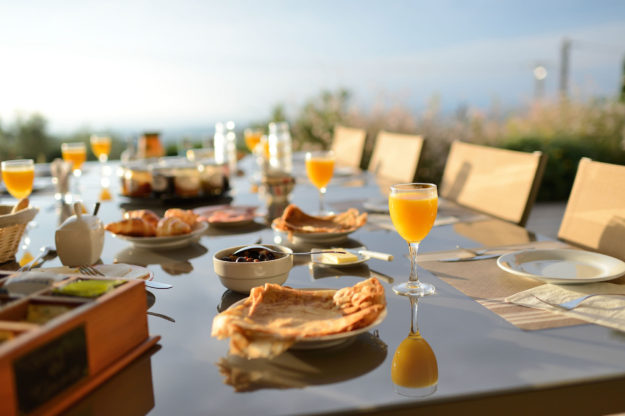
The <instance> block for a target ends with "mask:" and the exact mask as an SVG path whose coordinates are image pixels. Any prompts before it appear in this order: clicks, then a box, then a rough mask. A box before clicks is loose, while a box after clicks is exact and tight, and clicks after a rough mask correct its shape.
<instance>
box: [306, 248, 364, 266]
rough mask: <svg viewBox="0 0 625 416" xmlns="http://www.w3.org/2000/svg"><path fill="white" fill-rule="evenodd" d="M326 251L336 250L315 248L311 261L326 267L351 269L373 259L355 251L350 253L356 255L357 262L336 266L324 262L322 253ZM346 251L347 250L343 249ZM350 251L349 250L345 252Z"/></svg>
mask: <svg viewBox="0 0 625 416" xmlns="http://www.w3.org/2000/svg"><path fill="white" fill-rule="evenodd" d="M325 250H334V249H321V248H313V249H312V250H310V251H312V252H313V254H311V255H310V260H311V261H312V262H313V263H317V264H323V265H324V266H331V267H349V266H354V265H356V264H361V263H364V262H366V261H367V260H369V259H370V258H371V257H369V256H366V255H364V254H360V253H357V252H356V253H354V252H353V251H350V253H353V254H354V255H356V256H357V257H358V259H357V260H354V261H352V262H349V263H340V264H336V263H326V262H324V261H322V258H323V256H322V252H323V251H325ZM343 250H345V249H343ZM345 251H348V250H345Z"/></svg>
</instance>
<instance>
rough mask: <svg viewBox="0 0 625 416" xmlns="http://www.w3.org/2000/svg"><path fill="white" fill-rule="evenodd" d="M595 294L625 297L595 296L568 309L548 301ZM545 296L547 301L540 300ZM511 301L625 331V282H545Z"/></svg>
mask: <svg viewBox="0 0 625 416" xmlns="http://www.w3.org/2000/svg"><path fill="white" fill-rule="evenodd" d="M593 293H601V294H620V295H624V296H593V297H590V298H588V299H586V300H585V301H584V302H582V303H581V304H580V305H579V306H578V307H576V308H575V309H572V310H570V311H567V310H565V309H562V308H558V307H556V306H551V305H548V304H547V303H545V302H543V301H546V302H549V303H556V304H559V303H562V302H567V301H570V300H573V299H577V298H579V297H581V296H584V295H587V294H593ZM538 298H540V299H542V300H543V301H541V300H539V299H538ZM505 301H506V302H508V303H514V304H517V305H522V306H528V307H530V308H536V309H542V310H547V311H550V312H555V313H558V314H561V315H566V316H568V317H571V318H577V319H581V320H584V321H587V322H592V323H595V324H598V325H602V326H607V327H610V328H614V329H618V330H620V331H625V285H624V284H614V283H590V284H584V285H552V284H545V285H541V286H537V287H534V288H531V289H528V290H525V291H523V292H519V293H516V294H514V295H512V296H508V297H507V298H506V299H505Z"/></svg>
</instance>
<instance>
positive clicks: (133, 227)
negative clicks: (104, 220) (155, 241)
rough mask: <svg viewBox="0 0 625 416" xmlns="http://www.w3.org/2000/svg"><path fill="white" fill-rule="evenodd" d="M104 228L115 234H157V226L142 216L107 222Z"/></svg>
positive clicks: (142, 235) (143, 235)
mask: <svg viewBox="0 0 625 416" xmlns="http://www.w3.org/2000/svg"><path fill="white" fill-rule="evenodd" d="M104 229H105V230H107V231H110V232H112V233H113V234H121V235H131V236H135V237H153V236H154V235H155V234H156V229H155V227H153V226H152V225H151V224H150V223H149V222H147V221H144V220H142V219H141V218H127V219H125V220H121V221H118V222H112V223H110V224H107V225H106V226H105V227H104Z"/></svg>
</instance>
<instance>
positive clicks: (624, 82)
mask: <svg viewBox="0 0 625 416" xmlns="http://www.w3.org/2000/svg"><path fill="white" fill-rule="evenodd" d="M619 101H620V102H622V103H625V58H623V72H622V73H621V94H620V96H619Z"/></svg>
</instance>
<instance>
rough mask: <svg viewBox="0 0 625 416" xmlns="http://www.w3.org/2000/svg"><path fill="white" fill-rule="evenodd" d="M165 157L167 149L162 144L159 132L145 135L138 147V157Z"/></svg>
mask: <svg viewBox="0 0 625 416" xmlns="http://www.w3.org/2000/svg"><path fill="white" fill-rule="evenodd" d="M162 156H165V149H164V148H163V145H162V144H161V138H160V134H159V133H157V132H148V133H143V135H141V137H139V142H138V145H137V157H139V158H140V159H149V158H155V157H162Z"/></svg>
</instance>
